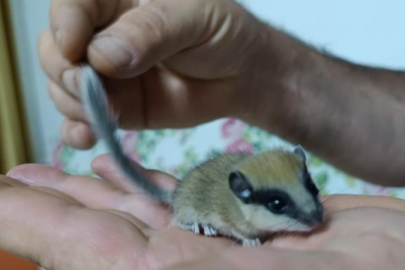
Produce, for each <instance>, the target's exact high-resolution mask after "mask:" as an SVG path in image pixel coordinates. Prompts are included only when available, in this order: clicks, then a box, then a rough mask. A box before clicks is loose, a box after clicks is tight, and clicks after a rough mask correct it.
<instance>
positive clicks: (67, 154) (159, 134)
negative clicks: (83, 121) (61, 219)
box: [51, 119, 405, 198]
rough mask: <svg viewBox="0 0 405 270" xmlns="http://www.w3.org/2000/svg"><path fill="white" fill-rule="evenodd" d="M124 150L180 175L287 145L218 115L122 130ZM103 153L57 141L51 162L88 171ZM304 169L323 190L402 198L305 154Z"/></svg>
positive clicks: (153, 166)
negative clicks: (225, 156)
mask: <svg viewBox="0 0 405 270" xmlns="http://www.w3.org/2000/svg"><path fill="white" fill-rule="evenodd" d="M121 135H122V136H121V140H122V145H123V147H124V149H125V151H126V154H127V155H128V156H129V157H130V158H131V159H133V160H135V161H136V162H139V163H140V164H142V165H143V166H145V167H147V168H150V169H159V170H162V171H165V172H168V173H171V174H173V175H174V176H176V177H178V178H180V179H181V177H182V176H184V174H185V173H186V172H187V171H188V170H190V169H191V168H193V167H194V166H196V165H198V164H199V163H201V162H203V161H205V160H207V159H209V158H212V157H214V156H216V155H218V154H221V153H224V152H228V153H229V152H237V151H245V152H250V153H255V152H258V151H263V150H266V149H270V148H273V147H283V148H287V149H289V148H291V149H292V147H293V146H292V145H290V144H289V143H287V142H285V141H283V140H282V139H280V138H278V137H277V136H274V135H272V134H269V133H267V132H265V131H263V130H261V129H258V128H256V127H252V126H249V125H247V124H246V123H244V122H242V121H239V120H236V119H221V120H217V121H214V122H211V123H208V124H205V125H201V126H199V127H196V128H190V129H182V130H169V129H165V130H157V131H142V132H136V131H122V132H121ZM103 153H105V148H104V146H103V145H102V144H101V143H100V144H98V145H96V146H95V147H94V148H93V149H92V150H90V151H79V150H74V149H72V148H70V147H68V146H66V145H64V144H63V143H62V142H60V141H58V142H57V143H56V145H55V147H54V149H53V152H52V155H51V156H52V160H51V163H52V165H53V166H55V167H57V168H60V169H63V170H65V171H67V172H68V173H71V174H81V175H92V172H91V170H90V163H91V161H92V160H93V159H94V158H95V157H97V156H99V155H101V154H103ZM308 166H309V170H310V172H311V174H312V176H313V178H314V180H315V181H316V183H317V185H318V187H319V188H320V190H321V193H322V194H336V193H349V194H375V195H386V196H394V197H400V198H405V189H398V188H384V187H380V186H376V185H371V184H368V183H365V182H364V181H361V180H360V179H355V178H353V177H351V176H349V175H347V174H345V173H343V172H341V171H339V170H337V169H335V168H333V167H332V166H330V165H328V164H327V163H325V162H323V161H322V160H321V159H319V158H317V157H315V156H313V155H311V154H310V153H308Z"/></svg>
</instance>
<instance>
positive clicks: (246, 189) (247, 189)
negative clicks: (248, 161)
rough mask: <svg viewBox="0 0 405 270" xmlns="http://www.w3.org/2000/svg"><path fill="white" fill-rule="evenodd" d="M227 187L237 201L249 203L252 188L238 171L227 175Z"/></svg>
mask: <svg viewBox="0 0 405 270" xmlns="http://www.w3.org/2000/svg"><path fill="white" fill-rule="evenodd" d="M229 186H230V188H231V190H232V192H233V193H234V194H235V195H236V196H237V197H238V198H239V199H241V200H242V201H243V202H245V203H248V202H249V200H250V198H251V196H252V193H253V188H252V186H251V185H250V183H249V181H248V180H247V178H246V177H245V175H243V173H241V172H240V171H234V172H231V173H230V174H229Z"/></svg>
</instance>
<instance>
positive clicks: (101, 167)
mask: <svg viewBox="0 0 405 270" xmlns="http://www.w3.org/2000/svg"><path fill="white" fill-rule="evenodd" d="M112 161H113V160H112V158H111V157H110V155H108V154H104V155H101V156H98V157H96V158H95V159H94V160H93V161H92V162H91V165H90V166H91V168H92V170H93V172H94V173H95V174H97V175H99V174H101V173H102V172H103V171H105V170H110V169H111V168H112V167H111V164H112Z"/></svg>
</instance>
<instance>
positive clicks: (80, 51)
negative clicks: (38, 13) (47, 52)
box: [50, 3, 94, 62]
mask: <svg viewBox="0 0 405 270" xmlns="http://www.w3.org/2000/svg"><path fill="white" fill-rule="evenodd" d="M50 17H51V29H52V34H53V38H54V40H55V41H56V44H57V46H58V48H59V50H60V51H61V53H62V54H63V56H64V57H65V58H66V59H69V60H70V61H72V62H77V61H79V60H81V59H82V58H83V57H84V56H85V53H86V47H87V44H88V43H89V41H90V40H91V37H92V35H93V30H94V26H93V23H92V20H91V19H90V18H89V16H88V14H86V12H85V10H84V9H83V8H82V7H80V5H77V4H69V3H66V4H62V5H55V6H52V8H51V15H50ZM72 18H74V19H72Z"/></svg>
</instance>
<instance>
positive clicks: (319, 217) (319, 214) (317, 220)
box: [311, 207, 323, 224]
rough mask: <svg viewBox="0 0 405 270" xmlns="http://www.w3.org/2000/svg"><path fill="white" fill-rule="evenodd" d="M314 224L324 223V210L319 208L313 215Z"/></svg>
mask: <svg viewBox="0 0 405 270" xmlns="http://www.w3.org/2000/svg"><path fill="white" fill-rule="evenodd" d="M311 216H312V218H313V221H314V223H316V224H321V223H322V221H323V208H322V207H318V208H317V209H316V210H315V211H314V212H312V213H311Z"/></svg>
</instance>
